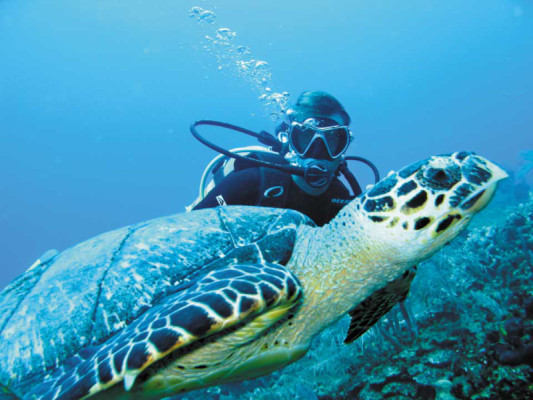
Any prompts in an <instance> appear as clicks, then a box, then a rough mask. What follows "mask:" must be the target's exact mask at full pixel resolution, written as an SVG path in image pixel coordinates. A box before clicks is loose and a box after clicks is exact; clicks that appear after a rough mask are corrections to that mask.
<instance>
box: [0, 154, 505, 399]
mask: <svg viewBox="0 0 533 400" xmlns="http://www.w3.org/2000/svg"><path fill="white" fill-rule="evenodd" d="M505 176H506V174H505V172H503V171H502V170H501V169H500V168H499V167H497V166H496V165H494V164H492V163H491V162H489V161H487V160H486V159H484V158H482V157H480V156H477V155H475V154H473V153H468V152H460V153H454V154H448V155H441V156H434V157H431V158H428V159H426V160H424V161H421V162H418V163H416V164H413V165H410V166H408V167H406V168H404V169H402V170H400V171H399V172H398V173H392V174H390V175H389V176H388V177H387V178H386V179H384V180H382V181H381V182H379V183H378V184H377V185H375V186H374V187H372V188H371V189H369V190H367V191H366V192H365V193H364V194H362V195H361V196H360V197H358V198H357V199H355V200H354V201H352V202H351V203H350V204H348V205H347V206H346V207H344V208H343V209H342V211H341V212H340V214H339V215H338V216H337V217H336V218H335V219H333V220H332V221H331V223H330V224H328V225H326V226H324V227H321V228H317V227H315V226H314V224H313V223H312V222H311V221H310V220H309V219H308V218H307V217H305V216H303V215H302V214H300V213H298V212H295V211H291V210H282V209H270V208H261V207H219V208H216V209H210V210H201V211H193V212H190V213H185V214H179V215H174V216H170V217H164V218H159V219H155V220H152V221H149V222H145V223H141V224H138V225H133V226H130V227H126V228H122V229H118V230H115V231H112V232H108V233H105V234H102V235H100V236H97V237H95V238H93V239H90V240H88V241H86V242H83V243H81V244H79V245H77V246H74V247H72V248H70V249H67V250H65V251H63V252H61V253H59V254H55V255H54V254H52V255H51V257H49V259H48V260H46V259H43V260H41V261H40V262H37V263H36V264H34V265H33V266H32V268H30V270H28V271H27V272H26V273H25V274H24V275H22V276H21V277H20V278H18V279H17V280H15V281H14V282H13V283H12V284H11V285H10V286H9V287H7V288H6V289H5V290H4V291H3V292H2V293H1V294H0V309H2V314H1V316H0V385H1V386H0V387H1V388H2V389H1V390H0V398H1V397H4V398H10V397H9V396H12V397H13V398H23V399H82V398H87V397H98V398H109V399H145V398H146V399H148V398H150V399H155V398H162V397H167V396H171V395H174V394H176V393H181V392H185V391H188V390H193V389H197V388H200V387H206V386H210V385H218V384H221V383H226V382H231V381H238V380H244V379H248V378H253V377H258V376H261V375H264V374H267V373H270V372H271V371H274V370H276V369H279V368H282V367H283V366H285V365H287V364H289V363H291V362H293V361H296V360H298V359H299V358H300V357H302V356H303V355H304V354H305V353H306V352H307V350H308V348H309V346H310V343H311V340H312V338H313V337H314V336H315V335H317V334H318V333H319V332H320V331H322V330H323V329H324V328H325V327H327V326H329V325H331V324H332V323H334V322H335V321H337V320H338V319H339V318H341V317H342V316H343V315H345V314H346V313H348V312H350V314H351V315H352V318H353V319H354V320H352V324H351V326H350V332H349V333H348V341H350V340H353V338H354V337H355V336H358V335H360V334H361V333H362V332H361V330H363V331H364V330H365V329H367V327H368V326H369V325H370V324H371V323H373V322H374V321H375V320H376V318H375V315H380V313H381V314H382V313H383V310H386V309H388V308H390V306H391V303H394V302H397V301H398V300H401V297H402V296H403V295H402V294H401V293H404V292H405V290H406V288H408V286H409V283H410V281H411V279H412V276H413V273H414V272H413V269H412V266H413V265H415V264H417V263H419V262H420V261H422V260H424V259H426V258H427V257H429V256H431V255H432V254H433V253H435V252H436V251H437V250H438V249H439V248H441V247H442V246H443V245H445V244H446V243H448V242H449V241H450V240H452V239H453V238H454V237H456V236H457V235H458V234H459V232H461V231H462V230H463V228H464V227H465V226H466V225H467V222H468V221H469V220H470V219H471V217H472V216H473V215H474V214H475V213H477V212H478V211H479V210H480V209H482V208H483V207H484V206H485V205H486V204H487V203H488V201H489V200H490V198H491V197H492V195H493V193H494V191H495V188H496V186H497V185H496V183H497V182H498V181H499V180H501V179H503V178H504V177H505ZM396 292H398V293H400V295H399V296H398V294H397V293H396ZM395 293H396V294H395ZM365 310H367V311H368V310H370V312H367V313H366V314H371V315H370V316H368V315H365ZM380 310H381V311H380ZM2 393H3V394H2Z"/></svg>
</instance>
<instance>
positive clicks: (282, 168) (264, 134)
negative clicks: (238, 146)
mask: <svg viewBox="0 0 533 400" xmlns="http://www.w3.org/2000/svg"><path fill="white" fill-rule="evenodd" d="M198 125H210V126H218V127H220V128H225V129H231V130H234V131H237V132H241V133H245V134H247V135H250V136H253V137H255V138H257V139H259V141H261V143H265V142H269V141H270V139H269V138H268V136H267V135H269V136H270V137H271V138H272V139H273V140H276V138H274V137H273V136H272V135H270V134H269V133H267V132H264V131H263V132H261V133H260V134H259V133H256V132H253V131H251V130H248V129H245V128H241V127H240V126H236V125H232V124H228V123H225V122H220V121H212V120H207V119H204V120H200V121H196V122H193V123H192V124H191V126H190V130H191V133H192V135H193V136H194V137H195V138H196V139H197V140H198V141H200V142H201V143H203V144H204V145H206V146H207V147H209V148H210V149H213V150H215V151H217V152H219V153H220V154H224V155H225V156H228V157H231V158H234V159H236V160H241V161H244V162H251V163H254V164H257V165H261V166H263V167H267V168H274V169H277V170H280V171H284V172H288V173H289V174H292V175H299V176H304V175H305V173H306V171H305V170H304V169H303V168H299V167H295V166H292V165H278V164H273V163H269V162H268V161H263V160H258V159H256V158H250V157H245V156H241V155H240V154H235V153H232V152H231V151H229V150H227V149H224V148H222V147H219V146H217V145H216V144H213V143H211V142H209V141H207V140H206V139H205V138H203V137H202V136H200V134H199V133H198V130H197V129H196V127H197V126H198ZM276 142H277V140H276ZM265 144H269V143H265Z"/></svg>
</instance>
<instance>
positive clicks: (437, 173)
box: [420, 167, 461, 190]
mask: <svg viewBox="0 0 533 400" xmlns="http://www.w3.org/2000/svg"><path fill="white" fill-rule="evenodd" d="M420 173H421V175H422V176H420V179H421V180H423V181H424V183H425V184H426V185H427V186H429V187H430V188H432V189H437V190H448V189H450V188H451V187H452V186H453V185H455V184H456V183H457V182H459V180H460V178H461V173H460V172H459V170H458V168H454V167H446V168H440V167H429V168H425V169H424V170H423V171H420Z"/></svg>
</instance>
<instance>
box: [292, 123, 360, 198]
mask: <svg viewBox="0 0 533 400" xmlns="http://www.w3.org/2000/svg"><path fill="white" fill-rule="evenodd" d="M295 122H296V124H294V125H293V130H292V131H291V132H290V134H289V144H290V146H291V149H292V150H293V151H294V154H295V156H296V157H295V161H296V163H297V164H298V165H299V166H301V167H307V168H309V167H314V168H318V169H319V170H321V171H323V172H324V177H327V178H325V179H324V180H323V181H322V180H321V181H322V182H323V184H322V183H320V184H318V186H317V184H316V183H315V184H312V182H308V181H307V180H306V179H303V178H302V177H294V180H295V182H296V183H297V184H298V186H300V188H301V189H303V190H304V191H305V192H307V193H309V194H312V195H318V194H321V193H323V192H324V191H326V190H327V188H328V187H329V184H330V183H331V179H332V178H333V177H334V175H335V173H336V172H337V170H338V169H339V166H340V163H341V161H342V154H344V152H345V151H346V148H347V147H348V144H349V141H350V132H349V130H348V128H347V127H346V126H344V125H343V120H342V118H341V117H340V116H339V115H334V116H332V117H330V118H312V117H311V118H305V119H304V120H303V121H300V120H295ZM308 127H309V129H307V128H308ZM328 127H337V128H332V129H331V130H328V129H327V128H328ZM314 128H316V129H314Z"/></svg>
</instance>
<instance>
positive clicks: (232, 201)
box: [193, 168, 261, 210]
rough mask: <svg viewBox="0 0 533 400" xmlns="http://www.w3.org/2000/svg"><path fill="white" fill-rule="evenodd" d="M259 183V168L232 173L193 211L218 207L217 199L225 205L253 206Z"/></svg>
mask: <svg viewBox="0 0 533 400" xmlns="http://www.w3.org/2000/svg"><path fill="white" fill-rule="evenodd" d="M260 182H261V176H260V173H259V168H246V169H244V170H241V171H236V172H232V173H231V174H229V175H228V176H226V177H225V178H224V179H223V180H222V181H221V182H220V183H218V184H217V185H216V186H215V187H214V188H213V190H211V191H210V192H209V193H208V194H207V196H206V197H205V198H204V199H203V200H202V201H201V202H199V203H198V204H197V205H196V207H194V208H193V210H200V209H202V208H212V207H218V206H219V205H220V203H219V200H218V199H217V197H218V198H219V199H220V198H222V199H224V202H225V203H226V204H227V205H245V206H246V205H255V204H256V202H257V195H258V192H259V185H260ZM220 196H222V197H220Z"/></svg>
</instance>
